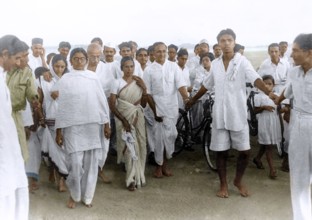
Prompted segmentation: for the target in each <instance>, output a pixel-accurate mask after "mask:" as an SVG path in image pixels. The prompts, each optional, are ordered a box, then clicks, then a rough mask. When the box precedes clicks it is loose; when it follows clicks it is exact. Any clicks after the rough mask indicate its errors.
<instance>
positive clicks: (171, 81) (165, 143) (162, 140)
mask: <svg viewBox="0 0 312 220" xmlns="http://www.w3.org/2000/svg"><path fill="white" fill-rule="evenodd" d="M153 46H154V56H155V61H154V62H153V63H152V64H151V65H150V66H149V67H148V68H147V69H146V70H145V72H144V81H145V83H146V87H147V93H148V95H149V97H148V102H149V105H150V107H151V109H152V110H153V113H154V117H155V120H156V122H155V123H154V140H155V149H154V151H155V152H154V154H155V161H156V163H157V167H156V170H155V172H154V177H156V178H160V177H163V175H165V176H172V173H171V171H170V170H169V169H168V167H167V160H168V159H170V158H171V157H172V153H173V152H174V143H175V139H176V137H177V130H176V127H175V125H176V121H177V118H178V115H179V112H178V109H179V108H178V96H177V92H178V91H179V92H180V94H181V96H182V99H183V100H184V101H187V100H188V95H187V91H186V86H187V85H186V83H185V82H184V79H183V75H182V73H181V69H180V68H179V66H178V65H177V63H175V62H171V61H168V60H166V53H167V46H166V45H165V44H164V43H163V42H156V43H154V45H153Z"/></svg>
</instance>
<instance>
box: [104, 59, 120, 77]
mask: <svg viewBox="0 0 312 220" xmlns="http://www.w3.org/2000/svg"><path fill="white" fill-rule="evenodd" d="M105 64H106V65H107V68H108V71H109V72H110V73H111V74H113V76H114V78H115V79H118V78H121V77H122V72H121V71H120V62H119V61H117V60H114V61H113V62H105Z"/></svg>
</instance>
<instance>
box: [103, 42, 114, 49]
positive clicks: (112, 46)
mask: <svg viewBox="0 0 312 220" xmlns="http://www.w3.org/2000/svg"><path fill="white" fill-rule="evenodd" d="M104 47H109V48H113V49H116V45H115V44H114V43H112V42H107V43H105V44H104Z"/></svg>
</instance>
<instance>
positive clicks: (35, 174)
mask: <svg viewBox="0 0 312 220" xmlns="http://www.w3.org/2000/svg"><path fill="white" fill-rule="evenodd" d="M42 131H43V130H42V128H41V127H40V128H39V129H38V130H37V131H35V132H33V131H31V132H30V137H29V140H28V141H27V145H28V153H29V160H27V162H26V164H25V170H26V174H27V176H28V177H32V178H35V179H36V180H37V181H38V180H39V170H40V165H41V144H40V142H41V140H40V139H41V138H42Z"/></svg>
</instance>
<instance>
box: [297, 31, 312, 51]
mask: <svg viewBox="0 0 312 220" xmlns="http://www.w3.org/2000/svg"><path fill="white" fill-rule="evenodd" d="M294 43H296V44H298V45H299V47H300V48H301V49H303V50H305V51H307V50H311V49H312V34H299V35H298V36H297V37H296V38H295V40H294Z"/></svg>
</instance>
